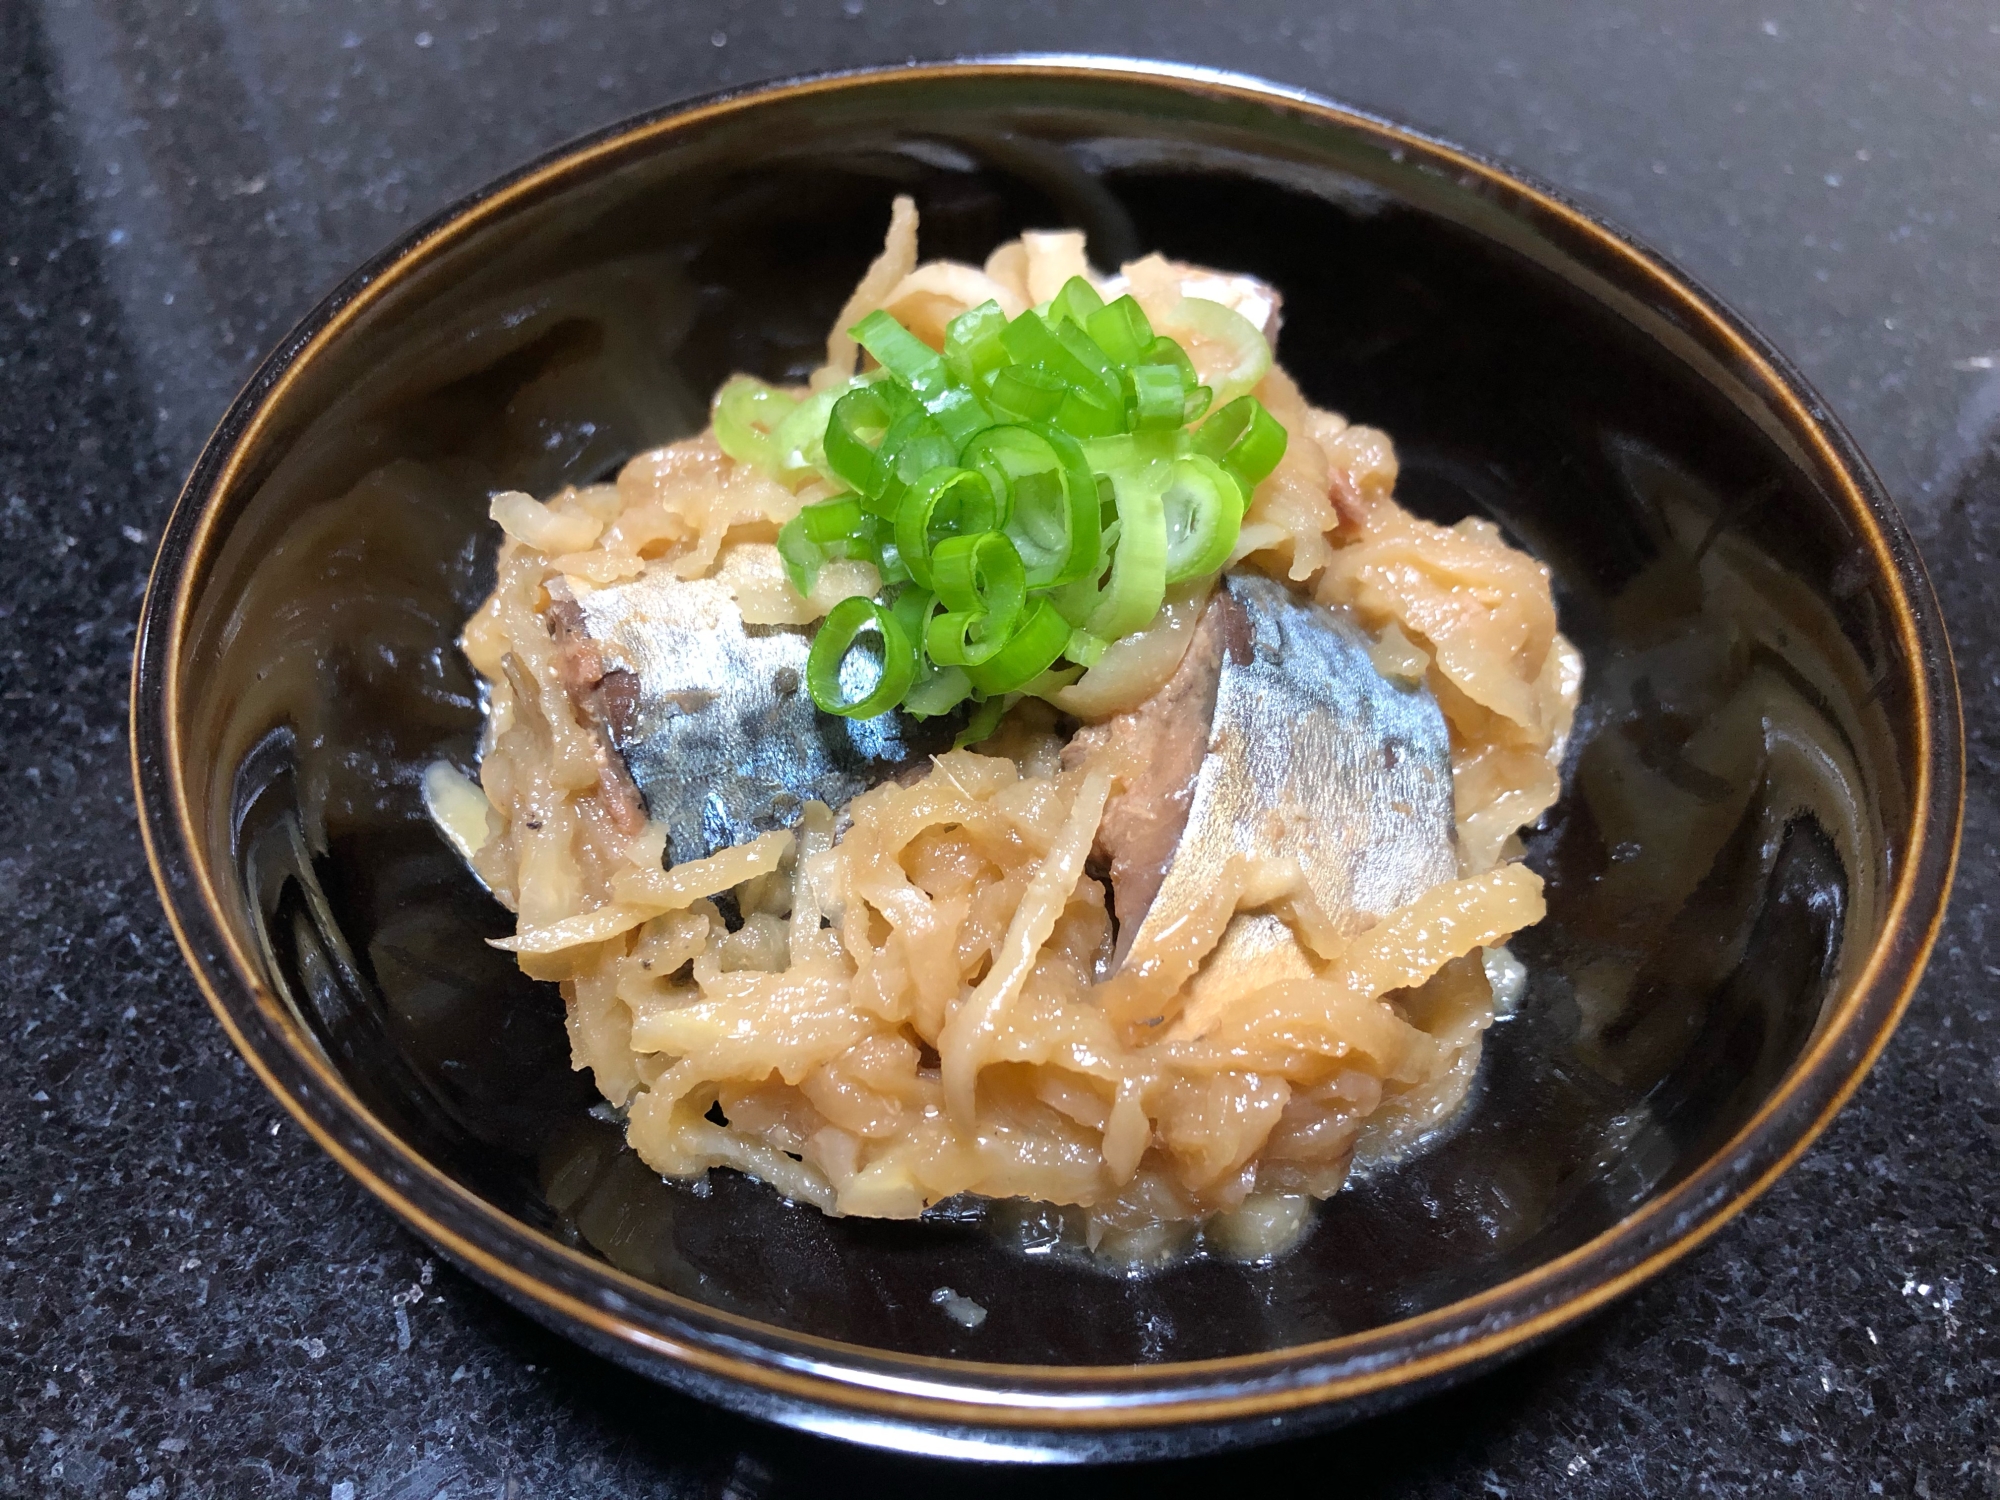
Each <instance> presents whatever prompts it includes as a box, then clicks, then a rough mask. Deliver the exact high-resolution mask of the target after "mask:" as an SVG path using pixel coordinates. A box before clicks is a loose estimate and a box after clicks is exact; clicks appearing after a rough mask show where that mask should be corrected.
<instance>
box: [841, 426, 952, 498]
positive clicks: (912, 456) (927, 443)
mask: <svg viewBox="0 0 2000 1500" xmlns="http://www.w3.org/2000/svg"><path fill="white" fill-rule="evenodd" d="M958 446H959V445H958V444H957V443H955V442H953V441H952V440H951V438H950V437H949V436H948V435H947V434H946V432H945V430H944V429H943V428H942V427H940V426H938V424H937V419H936V418H934V417H932V416H931V415H930V413H928V412H926V411H924V410H923V409H922V408H918V409H916V410H914V411H907V412H905V413H903V415H902V416H900V417H898V418H896V420H895V422H894V423H892V424H891V425H890V428H889V430H888V431H887V432H886V433H884V434H883V435H882V446H881V447H880V448H878V449H877V450H876V452H875V466H874V469H873V470H872V471H871V473H870V474H869V478H868V485H867V487H866V488H865V489H864V490H863V494H864V495H866V496H867V497H868V499H867V501H866V502H865V508H866V509H868V510H870V511H872V512H873V513H874V514H876V515H878V516H883V517H887V518H889V519H894V518H895V516H896V515H897V513H898V512H899V511H900V510H901V509H902V505H903V497H904V496H905V495H907V494H908V493H909V491H910V486H911V485H913V484H915V483H916V482H917V481H918V480H920V479H922V478H923V477H924V476H925V475H926V474H929V473H931V472H933V471H934V470H937V469H949V468H952V467H955V465H956V460H957V458H958Z"/></svg>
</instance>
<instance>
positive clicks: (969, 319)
mask: <svg viewBox="0 0 2000 1500" xmlns="http://www.w3.org/2000/svg"><path fill="white" fill-rule="evenodd" d="M1006 326H1007V314H1006V313H1004V312H1002V311H1001V310H1000V304H999V303H997V302H982V303H980V304H979V306H977V307H975V308H973V309H972V310H971V311H970V312H962V313H960V314H959V315H958V316H957V317H955V318H953V319H952V320H951V321H950V322H949V323H947V324H945V328H944V362H945V367H946V368H947V369H949V370H950V371H951V373H952V374H953V375H955V376H957V377H958V380H959V382H960V383H961V384H963V385H964V386H966V387H967V388H968V389H971V390H977V389H979V387H980V386H981V384H982V383H983V382H984V381H985V379H986V377H987V376H989V375H991V374H992V373H993V372H994V371H995V370H997V369H999V368H1000V367H1001V366H1002V365H1004V364H1006V363H1007V350H1006V347H1005V346H1004V345H1002V344H1001V342H1000V334H1001V331H1002V330H1003V329H1005V328H1006Z"/></svg>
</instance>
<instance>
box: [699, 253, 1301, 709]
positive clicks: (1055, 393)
mask: <svg viewBox="0 0 2000 1500" xmlns="http://www.w3.org/2000/svg"><path fill="white" fill-rule="evenodd" d="M1167 321H1168V322H1169V323H1170V325H1171V326H1172V328H1174V329H1182V330H1186V331H1188V332H1190V333H1194V334H1199V335H1200V336H1201V337H1202V338H1203V339H1204V340H1207V341H1208V342H1210V343H1220V344H1222V345H1224V346H1225V347H1227V348H1229V349H1233V350H1234V351H1235V362H1234V364H1233V365H1232V367H1231V369H1230V370H1229V372H1228V374H1227V375H1226V376H1225V377H1224V378H1223V380H1222V382H1221V391H1222V392H1223V394H1226V395H1229V396H1231V397H1233V398H1234V399H1232V400H1231V401H1230V402H1228V404H1226V405H1224V406H1223V407H1222V409H1221V410H1218V411H1217V412H1215V414H1214V415H1213V416H1212V417H1210V418H1209V420H1208V422H1207V423H1206V425H1204V426H1201V427H1199V428H1198V429H1197V428H1195V427H1193V426H1192V425H1191V424H1193V423H1195V422H1197V421H1199V420H1200V419H1201V418H1202V417H1203V416H1204V415H1206V414H1207V413H1208V411H1209V408H1210V406H1211V404H1212V402H1213V400H1214V395H1215V393H1213V392H1211V391H1210V389H1209V388H1208V387H1207V386H1205V385H1203V384H1202V383H1201V381H1200V379H1199V378H1198V376H1197V374H1196V370H1195V366H1194V361H1193V360H1192V359H1191V358H1190V357H1189V355H1188V351H1187V350H1186V349H1185V348H1183V347H1182V346H1181V344H1180V343H1179V342H1177V341H1176V340H1175V339H1174V338H1172V337H1169V336H1167V335H1166V334H1164V333H1162V332H1160V331H1158V330H1156V329H1155V328H1154V326H1153V324H1152V323H1151V321H1150V320H1149V319H1148V318H1147V316H1146V314H1145V311H1144V310H1143V309H1142V308H1141V307H1140V306H1139V304H1138V302H1137V301H1136V300H1134V299H1133V298H1132V297H1130V296H1121V297H1118V298H1117V299H1115V300H1114V301H1112V302H1111V303H1109V304H1108V305H1107V304H1106V303H1105V302H1104V300H1103V298H1102V297H1101V296H1100V295H1099V294H1098V292H1097V291H1096V289H1095V288H1093V287H1092V286H1091V284H1090V283H1089V281H1088V280H1086V279H1084V278H1083V277H1074V278H1072V279H1071V280H1070V281H1069V282H1067V283H1066V284H1065V285H1064V286H1063V288H1062V290H1061V291H1060V292H1059V293H1057V295H1056V297H1055V299H1054V300H1053V301H1052V302H1051V303H1050V304H1049V305H1048V307H1047V309H1046V310H1045V311H1040V312H1037V311H1030V312H1025V313H1023V314H1021V315H1020V316H1019V317H1016V318H1012V319H1009V318H1008V317H1007V316H1006V314H1005V313H1004V312H1003V311H1002V310H1001V308H1000V306H999V305H998V303H995V302H987V303H984V304H982V305H980V306H979V307H975V308H973V309H971V310H970V311H968V312H965V313H961V314H960V315H959V316H958V317H956V318H954V319H952V320H951V322H950V323H949V324H948V325H946V328H945V336H944V348H943V350H942V352H940V351H938V350H934V349H931V348H930V347H929V346H928V345H926V344H925V343H923V342H922V341H921V340H920V339H918V338H917V337H916V336H915V335H914V334H912V333H910V331H909V330H908V329H906V328H904V327H903V326H902V324H900V323H899V322H897V321H896V319H895V318H894V317H892V316H891V315H889V314H888V313H886V312H882V311H876V312H873V313H870V314H869V315H868V316H867V317H865V318H863V319H862V320H861V321H860V322H859V323H858V324H856V325H855V327H854V328H853V329H852V330H850V331H851V332H852V333H853V335H854V337H855V339H856V340H857V342H859V343H860V345H861V346H862V348H864V349H866V350H867V351H868V353H869V354H870V355H871V356H872V357H873V359H874V361H875V365H876V366H877V367H876V368H871V369H870V370H869V371H868V373H866V374H864V375H861V376H858V377H856V378H855V379H853V380H851V381H848V382H846V383H844V384H842V385H839V386H836V387H834V388H833V389H831V390H827V391H822V392H818V393H815V394H813V395H810V396H807V397H805V398H804V399H799V398H795V397H793V396H792V395H790V394H789V393H787V392H784V391H780V390H776V389H774V388H772V387H769V386H766V385H764V384H763V383H762V382H759V381H753V380H749V379H747V378H742V379H738V380H734V381H731V382H729V384H727V385H726V386H724V388H723V389H722V391H721V392H719V393H718V394H717V397H716V406H715V426H716V434H717V440H718V441H719V442H720V443H721V444H722V446H723V449H724V451H725V452H727V453H729V454H730V455H731V456H732V457H736V458H738V459H739V461H741V462H748V463H755V464H757V465H759V466H760V467H763V468H764V469H765V470H766V471H767V472H769V473H771V474H773V475H774V476H775V477H777V478H779V479H780V480H781V482H784V483H786V484H788V485H790V486H791V487H793V488H797V487H798V485H799V484H800V483H801V482H803V480H804V479H805V478H807V477H809V476H811V475H812V474H814V473H815V472H817V473H818V474H821V475H823V476H825V477H826V478H827V479H829V480H832V481H833V482H834V483H835V484H836V485H845V486H846V487H847V489H848V491H850V492H849V493H843V494H836V495H834V496H833V497H832V498H830V499H826V500H819V501H815V502H813V503H812V504H809V505H805V506H802V507H801V508H800V510H799V513H798V515H797V516H795V517H793V518H792V520H790V521H788V522H787V523H786V524H785V525H784V526H783V527H782V528H781V529H780V531H779V533H778V552H779V556H780V557H781V558H782V559H783V561H784V565H785V571H786V575H787V576H788V577H789V578H790V579H791V581H792V584H793V586H794V587H795V588H797V589H798V591H799V592H800V593H801V594H805V593H809V592H810V591H811V589H812V587H813V585H814V583H815V582H816V581H817V579H818V576H819V572H820V570H821V569H822V568H823V567H824V566H825V565H826V564H827V562H829V561H830V560H832V559H835V558H861V559H865V560H867V561H868V562H870V563H872V564H873V565H874V566H875V568H876V569H877V570H878V572H879V574H880V577H881V580H882V592H881V594H880V595H878V596H877V598H875V599H874V600H868V599H858V598H857V599H844V600H842V601H841V602H840V603H839V604H837V605H835V606H834V609H833V611H832V612H831V613H829V614H828V615H827V617H826V619H825V620H823V621H822V622H821V624H820V626H819V629H818V632H817V633H816V635H815V636H814V639H813V644H812V651H811V654H810V656H809V658H808V661H807V672H806V684H807V688H808V690H809V691H810V693H811V694H812V698H813V701H814V702H815V703H816V704H818V705H819V706H820V707H821V708H822V709H823V710H825V711H826V712H828V713H835V714H843V715H846V716H848V717H852V718H866V717H870V716H872V715H875V714H878V713H883V712H886V711H887V710H889V709H891V708H896V707H901V708H902V709H903V710H904V711H905V712H908V713H911V714H915V715H919V716H926V717H928V716H932V715H936V714H942V713H947V712H950V711H951V710H953V709H955V708H957V707H959V706H960V705H961V704H964V703H966V702H968V700H969V701H970V702H971V704H972V709H971V717H970V719H969V721H968V723H967V725H966V728H965V730H964V731H963V732H962V734H961V735H960V736H959V740H960V743H971V742H973V741H976V740H981V739H984V738H985V737H986V736H987V735H989V734H991V733H992V731H993V729H994V728H995V727H996V726H997V724H998V723H999V719H1000V716H1001V714H1003V713H1004V712H1005V710H1006V708H1007V707H1008V706H1009V705H1011V704H1012V703H1013V702H1014V701H1015V700H1016V699H1017V698H1019V697H1020V696H1021V695H1023V694H1041V695H1044V696H1046V695H1047V694H1050V693H1053V692H1055V691H1057V690H1058V689H1059V688H1061V687H1063V686H1064V685H1066V684H1067V683H1070V682H1073V681H1075V680H1076V678H1077V677H1078V676H1080V675H1081V674H1082V673H1083V671H1084V670H1085V669H1086V668H1087V667H1089V666H1091V665H1092V664H1093V663H1095V662H1096V661H1097V660H1098V659H1099V658H1101V657H1102V656H1103V655H1104V653H1105V651H1106V650H1107V649H1108V648H1109V646H1110V645H1111V643H1112V642H1114V641H1116V640H1119V639H1121V638H1122V637H1124V636H1127V635H1130V634H1132V633H1133V632H1135V631H1138V630H1142V629H1144V628H1145V627H1146V626H1147V625H1149V624H1151V623H1152V621H1153V620H1154V618H1155V617H1157V615H1158V613H1159V610H1160V606H1161V603H1162V601H1163V599H1164V597H1165V591H1166V589H1167V587H1168V586H1169V585H1170V584H1175V583H1180V582H1183V581H1185V580H1187V579H1191V578H1200V577H1204V576H1206V575H1208V574H1211V573H1214V572H1216V571H1217V570H1218V569H1220V568H1221V567H1222V566H1223V565H1224V564H1225V563H1226V562H1227V561H1228V559H1229V556H1230V553H1231V552H1232V551H1233V549H1234V548H1235V546H1236V545H1237V540H1238V536H1239V534H1240V532H1241V529H1242V521H1243V512H1244V509H1245V507H1246V506H1247V505H1248V503H1249V495H1250V492H1251V490H1252V489H1253V488H1255V486H1256V484H1257V483H1258V481H1260V480H1261V479H1263V478H1264V477H1265V476H1266V475H1267V474H1269V473H1270V472H1271V470H1272V468H1274V467H1275V466H1276V464H1277V462H1278V460H1279V459H1280V458H1281V457H1283V455H1284V451H1285V431H1284V428H1283V427H1282V426H1281V425H1279V423H1278V422H1277V421H1276V419H1274V418H1273V417H1272V416H1271V414H1270V413H1269V412H1268V411H1266V410H1265V409H1264V407H1263V406H1262V405H1261V404H1260V403H1259V402H1258V401H1257V400H1256V399H1255V398H1254V397H1252V396H1250V395H1248V394H1247V392H1248V389H1249V385H1251V384H1254V383H1255V381H1256V380H1258V379H1261V378H1262V375H1263V372H1264V370H1266V369H1268V368H1269V364H1270V348H1269V345H1268V344H1266V343H1265V341H1264V339H1263V336H1262V335H1261V334H1260V333H1258V332H1257V330H1256V329H1254V328H1252V327H1251V326H1250V325H1249V324H1248V323H1247V322H1245V321H1244V320H1243V319H1242V318H1241V317H1239V316H1238V315H1237V314H1235V313H1233V312H1231V311H1230V310H1229V309H1228V308H1225V307H1222V306H1221V305H1220V304H1215V303H1208V304H1203V303H1201V302H1200V301H1199V299H1194V298H1188V299H1183V301H1182V302H1181V303H1180V304H1178V305H1177V306H1176V308H1175V310H1174V316H1173V317H1172V318H1171V319H1170V320H1167Z"/></svg>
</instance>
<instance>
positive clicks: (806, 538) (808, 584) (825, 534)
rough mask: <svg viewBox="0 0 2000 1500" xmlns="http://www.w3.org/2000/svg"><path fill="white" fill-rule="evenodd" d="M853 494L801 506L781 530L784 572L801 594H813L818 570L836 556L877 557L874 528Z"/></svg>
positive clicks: (779, 548)
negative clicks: (874, 544)
mask: <svg viewBox="0 0 2000 1500" xmlns="http://www.w3.org/2000/svg"><path fill="white" fill-rule="evenodd" d="M868 521H869V518H868V517H867V516H864V515H863V514H862V511H861V502H860V501H859V500H858V499H856V498H855V497H854V496H853V495H836V496H834V497H833V498H832V499H831V500H818V501H815V502H814V503H813V504H811V505H806V506H802V507H800V509H799V513H798V514H797V515H796V516H793V517H792V519H791V520H789V521H787V522H786V523H785V524H784V526H783V527H782V528H781V529H780V530H779V532H778V556H779V558H780V560H782V561H783V563H784V565H785V575H786V576H787V577H788V578H790V579H791V580H792V587H793V588H795V589H797V590H798V591H799V592H800V593H801V594H810V593H811V592H812V587H813V584H814V582H815V581H816V580H817V579H818V578H819V570H820V569H821V568H823V567H825V566H826V564H827V563H828V562H829V561H831V560H832V559H833V558H836V557H861V558H866V559H868V560H869V561H874V560H875V555H876V548H875V547H874V546H873V545H872V543H873V540H874V538H873V528H872V527H870V526H869V524H868Z"/></svg>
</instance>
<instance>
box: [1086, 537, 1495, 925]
mask: <svg viewBox="0 0 2000 1500" xmlns="http://www.w3.org/2000/svg"><path fill="white" fill-rule="evenodd" d="M1224 587H1226V588H1227V589H1228V591H1229V595H1230V597H1231V599H1232V600H1234V602H1235V603H1236V604H1238V605H1239V606H1241V608H1242V611H1243V613H1244V615H1245V617H1246V618H1247V623H1248V634H1249V641H1248V649H1247V650H1245V649H1243V646H1242V644H1241V643H1238V644H1237V645H1236V646H1233V647H1232V649H1230V650H1229V651H1227V652H1225V653H1224V656H1223V661H1222V669H1221V676H1220V680H1219V682H1218V685H1217V689H1216V702H1215V715H1214V718H1213V720H1212V721H1211V724H1210V728H1209V738H1208V753H1207V755H1206V756H1205V757H1204V758H1203V760H1202V763H1201V767H1200V769H1199V770H1198V771H1197V772H1196V776H1195V787H1194V795H1193V798H1192V800H1191V802H1190V804H1189V807H1188V816H1187V824H1186V827H1185V828H1184V830H1183V831H1182V834H1181V837H1180V841H1179V843H1178V844H1177V845H1176V846H1175V848H1174V853H1173V857H1172V859H1171V861H1170V862H1169V864H1168V867H1167V872H1166V877H1165V879H1164V880H1163V881H1162V882H1161V885H1160V889H1159V894H1158V895H1157V896H1156V897H1155V898H1154V899H1153V901H1152V904H1151V905H1150V907H1149V908H1148V909H1147V910H1146V912H1145V914H1144V916H1143V917H1142V918H1141V919H1140V922H1139V929H1138V932H1137V933H1136V934H1135V935H1134V938H1133V940H1132V943H1131V945H1130V947H1129V949H1128V950H1127V954H1126V957H1125V960H1124V962H1125V963H1127V964H1133V963H1144V962H1145V961H1146V959H1147V957H1148V954H1149V952H1150V951H1151V950H1152V949H1154V948H1156V947H1157V946H1158V945H1159V944H1161V943H1162V942H1163V941H1164V940H1165V939H1166V937H1167V935H1169V934H1171V933H1173V932H1174V931H1176V930H1177V929H1179V928H1181V927H1182V926H1183V925H1184V924H1185V922H1186V921H1187V919H1188V918H1189V916H1191V915H1193V914H1195V913H1198V912H1201V911H1203V910H1205V909H1206V908H1207V907H1208V906H1210V905H1211V904H1212V903H1213V902H1214V900H1215V897H1216V892H1217V891H1218V889H1220V888H1222V886H1223V884H1224V872H1225V869H1226V867H1227V865H1228V863H1229V861H1230V859H1231V858H1232V857H1233V856H1236V855H1239V854H1250V855H1253V856H1255V857H1256V858H1258V859H1261V860H1270V861H1282V860H1286V859H1292V860H1296V861H1297V863H1298V867H1299V870H1300V872H1301V874H1302V875H1303V876H1304V879H1305V884H1306V886H1307V888H1308V890H1309V891H1310V893H1311V895H1312V897H1313V899H1314V901H1315V902H1316V904H1317V905H1318V907H1319V908H1320V911H1321V912H1322V913H1323V914H1324V915H1325V917H1326V918H1327V919H1328V920H1329V921H1330V922H1331V923H1332V925H1333V926H1334V927H1335V929H1336V930H1338V931H1340V932H1342V933H1352V932H1355V931H1359V930H1360V929H1362V928H1364V927H1366V926H1368V925H1369V923H1370V922H1371V921H1372V919H1374V918H1376V917H1379V916H1384V915H1386V914H1387V913H1389V912H1391V911H1394V910H1395V909H1396V908H1397V907H1399V906H1403V905H1405V904H1406V903H1408V902H1410V901H1412V900H1414V899H1415V898H1416V897H1418V896H1419V895H1421V894H1423V893H1424V892H1425V891H1427V890H1429V889H1430V888H1431V887H1432V886H1434V885H1437V884H1439V883H1440V882H1442V881H1445V880H1449V879H1451V878H1452V877H1453V876H1455V875H1456V874H1457V873H1458V856H1457V848H1456V845H1457V835H1456V830H1455V825H1454V821H1453V808H1452V780H1451V738H1450V734H1449V731H1448V730H1447V728H1446V726H1445V720H1444V714H1443V712H1442V710H1440V709H1439V707H1438V704H1437V700H1436V699H1435V698H1434V697H1432V695H1431V693H1430V690H1429V689H1428V688H1426V687H1424V686H1423V685H1422V684H1405V683H1397V682H1392V681H1390V680H1389V679H1387V678H1385V677H1383V676H1382V674H1381V673H1380V672H1379V671H1377V670H1376V667H1375V663H1374V660H1373V658H1372V657H1371V656H1370V654H1369V640H1368V637H1367V636H1366V635H1365V634H1363V632H1362V631H1361V630H1360V628H1359V627H1358V626H1356V625H1355V624H1354V623H1353V622H1352V621H1351V620H1349V619H1348V618H1347V617H1346V616H1344V615H1341V614H1338V613H1336V612H1334V611H1332V610H1329V609H1326V608H1324V607H1322V606H1320V605H1317V604H1313V603H1311V602H1309V601H1306V600H1303V599H1300V598H1299V597H1297V596H1296V595H1294V594H1293V593H1292V592H1291V590H1290V589H1288V588H1286V587H1285V586H1284V585H1283V584H1281V583H1278V582H1275V581H1273V580H1271V579H1269V578H1265V577H1262V576H1261V575H1257V574H1249V573H1244V574H1232V575H1230V576H1229V577H1228V578H1226V579H1225V580H1224Z"/></svg>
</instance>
